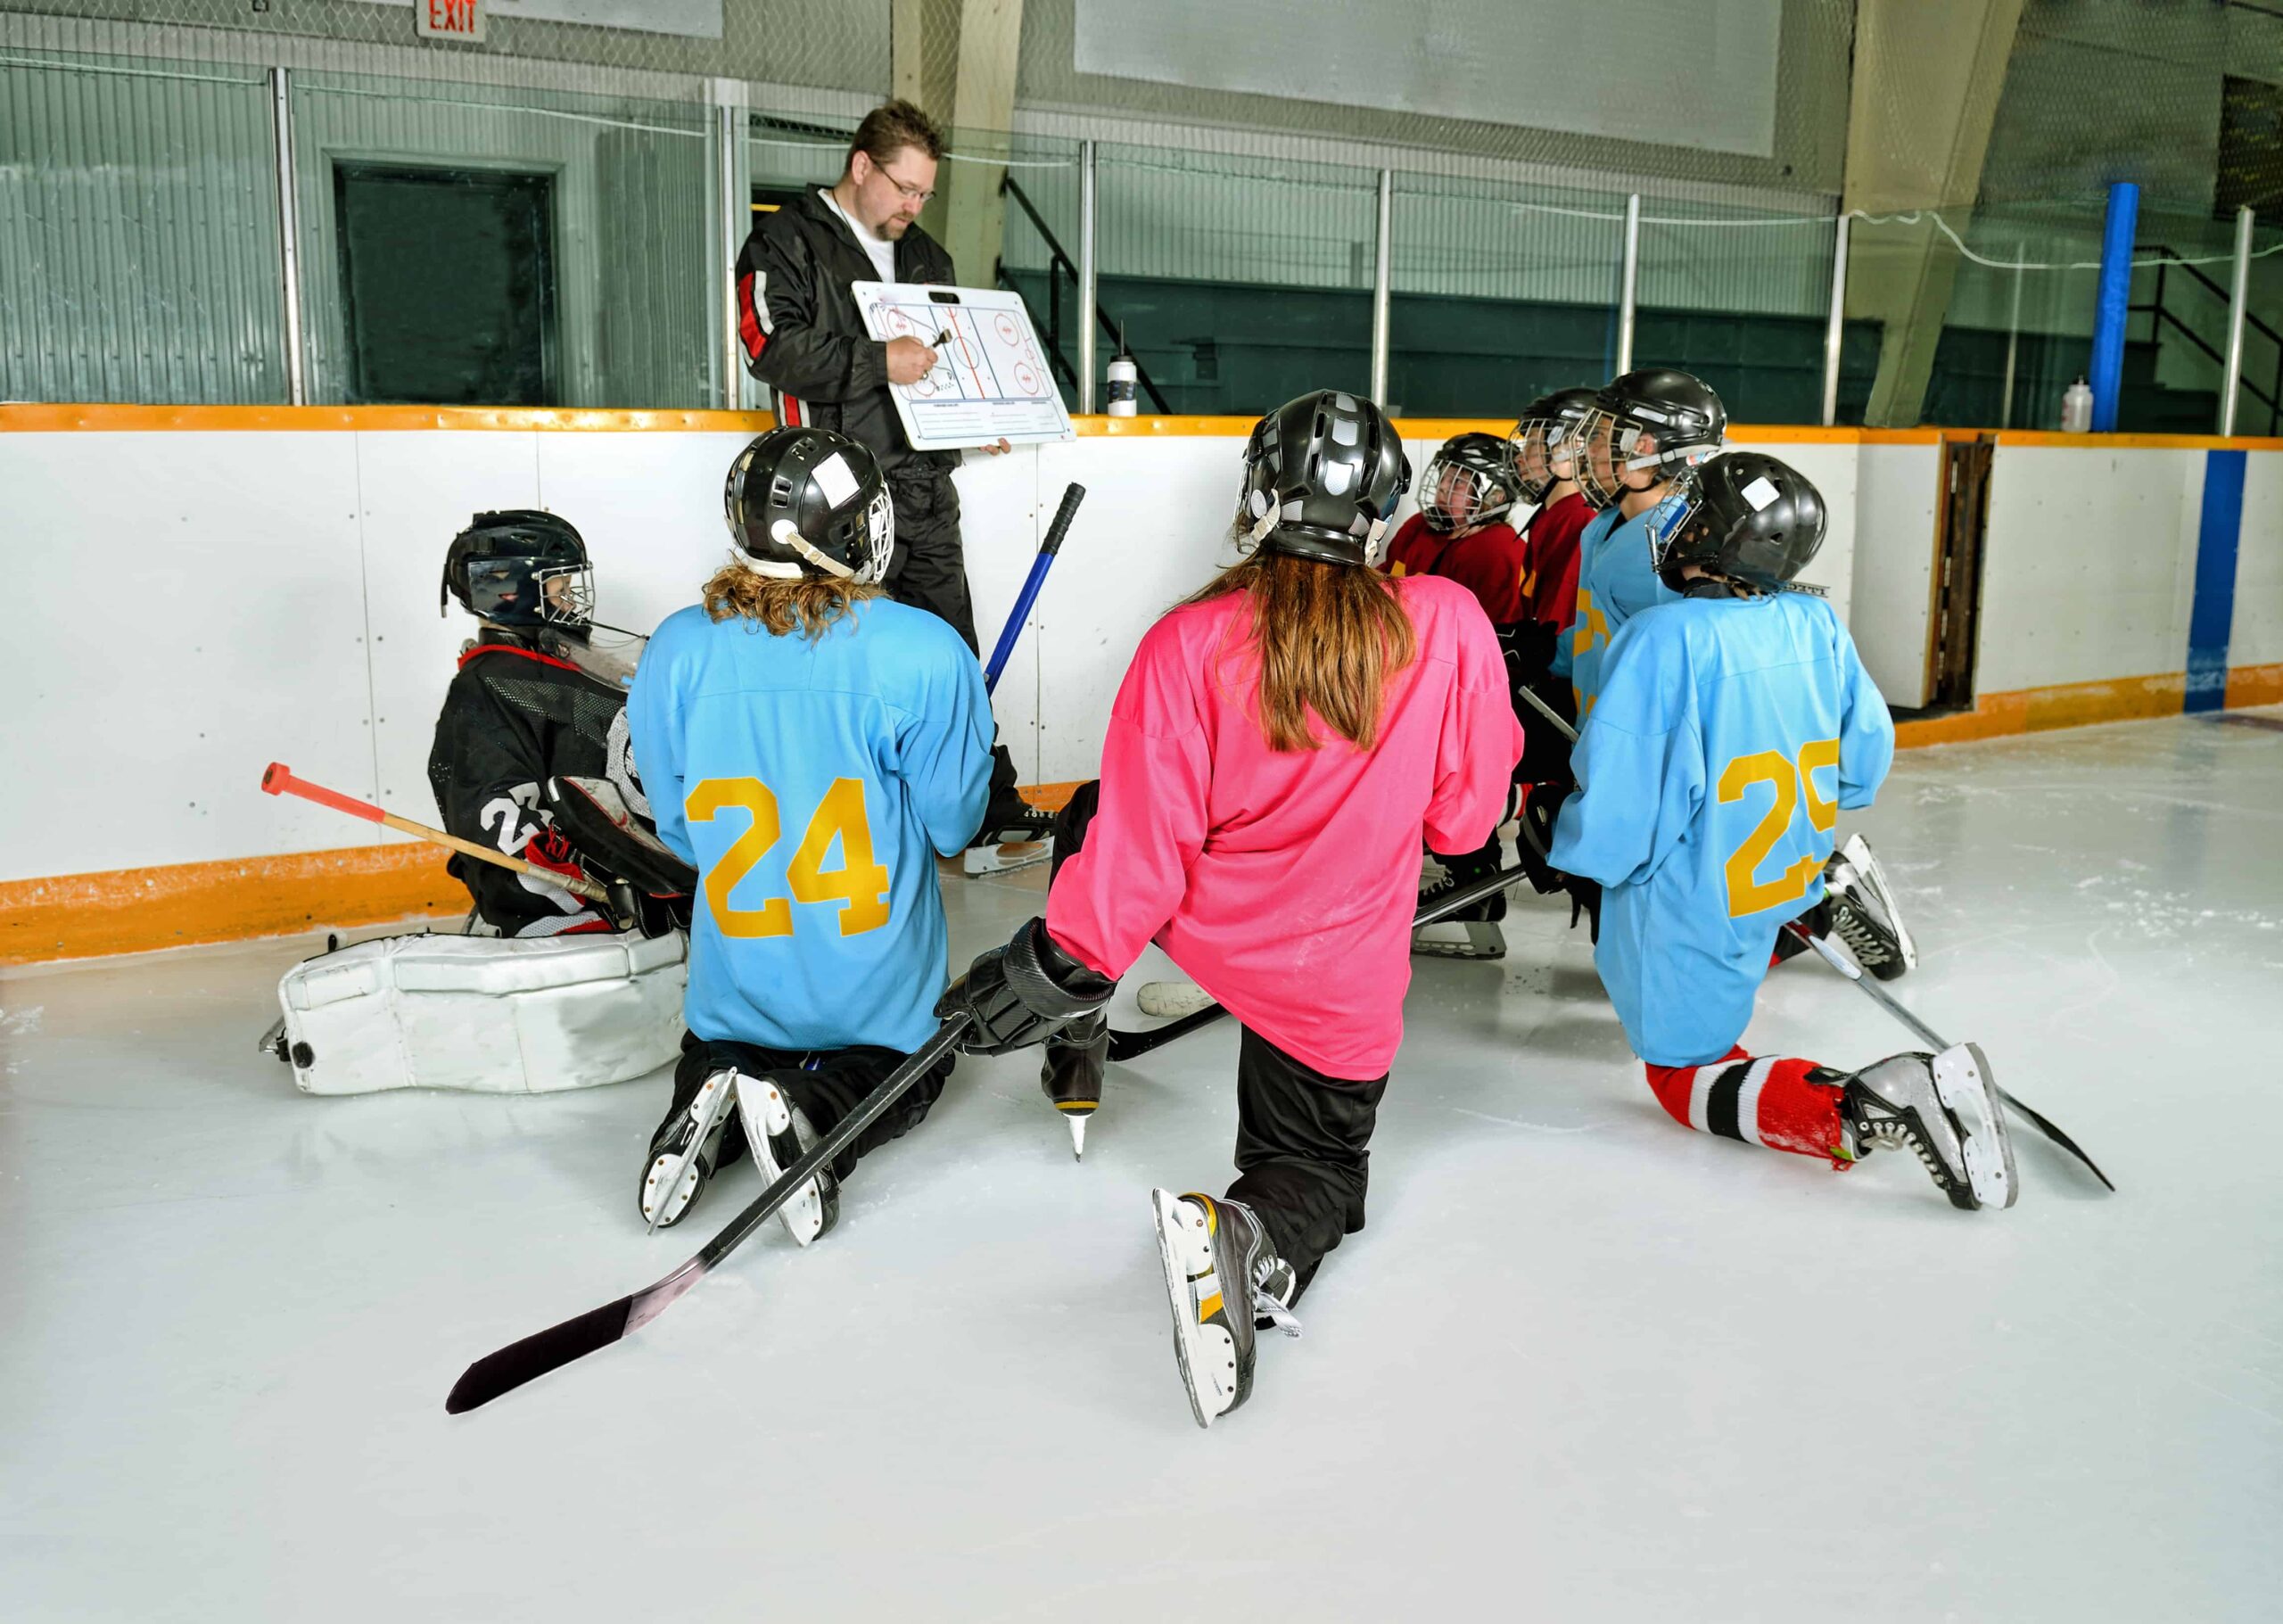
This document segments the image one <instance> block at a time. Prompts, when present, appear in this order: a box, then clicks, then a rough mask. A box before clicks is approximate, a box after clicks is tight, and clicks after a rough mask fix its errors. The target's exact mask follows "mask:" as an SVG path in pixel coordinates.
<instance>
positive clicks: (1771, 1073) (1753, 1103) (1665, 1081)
mask: <svg viewBox="0 0 2283 1624" xmlns="http://www.w3.org/2000/svg"><path fill="white" fill-rule="evenodd" d="M1642 1066H1643V1068H1644V1069H1645V1070H1646V1071H1647V1072H1648V1074H1649V1087H1650V1088H1651V1090H1652V1091H1653V1092H1655V1094H1656V1096H1657V1103H1658V1104H1660V1105H1661V1106H1663V1107H1664V1108H1665V1109H1666V1111H1667V1112H1668V1113H1669V1114H1670V1116H1671V1117H1672V1118H1673V1120H1674V1121H1676V1122H1677V1123H1679V1124H1680V1125H1682V1126H1683V1127H1691V1128H1694V1129H1695V1130H1696V1131H1697V1132H1698V1133H1700V1134H1720V1135H1722V1136H1723V1137H1725V1138H1728V1139H1741V1140H1743V1141H1745V1142H1748V1143H1751V1144H1756V1145H1765V1146H1767V1147H1768V1149H1769V1150H1786V1151H1789V1152H1791V1153H1792V1154H1793V1155H1795V1156H1820V1157H1824V1158H1827V1159H1828V1160H1830V1161H1831V1162H1832V1164H1833V1165H1834V1166H1842V1167H1843V1166H1849V1165H1850V1163H1849V1161H1848V1159H1847V1158H1846V1157H1845V1156H1844V1155H1843V1154H1842V1152H1841V1149H1840V1147H1841V1146H1842V1145H1843V1144H1844V1143H1845V1142H1846V1141H1845V1139H1844V1137H1843V1136H1842V1133H1841V1129H1840V1125H1839V1098H1840V1087H1839V1085H1840V1084H1841V1083H1842V1081H1843V1080H1844V1079H1843V1077H1842V1074H1840V1073H1837V1072H1834V1071H1831V1070H1828V1069H1826V1068H1824V1067H1820V1066H1817V1064H1816V1063H1815V1062H1814V1061H1813V1060H1798V1059H1779V1058H1775V1057H1770V1058H1768V1059H1753V1058H1752V1057H1751V1055H1749V1054H1746V1053H1745V1052H1744V1051H1743V1048H1742V1047H1741V1046H1738V1047H1735V1048H1732V1049H1730V1050H1729V1051H1728V1052H1727V1054H1725V1055H1723V1056H1721V1057H1720V1059H1717V1060H1713V1061H1710V1062H1708V1063H1707V1064H1705V1065H1702V1066H1657V1065H1652V1064H1651V1063H1650V1062H1648V1061H1646V1060H1644V1061H1643V1062H1642Z"/></svg>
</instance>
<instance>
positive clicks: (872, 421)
mask: <svg viewBox="0 0 2283 1624" xmlns="http://www.w3.org/2000/svg"><path fill="white" fill-rule="evenodd" d="M943 155H944V138H943V134H942V132H941V131H940V130H938V129H937V128H936V127H935V123H934V121H933V120H930V119H929V118H928V117H927V114H926V113H924V112H922V111H919V108H917V107H914V106H913V105H912V104H911V103H909V102H905V101H894V102H889V103H885V104H884V105H882V106H879V107H875V108H874V109H872V111H870V112H869V113H866V114H865V115H864V121H863V122H862V123H861V124H859V125H858V126H857V127H856V133H855V135H854V136H853V138H852V139H851V141H850V143H849V147H848V161H847V163H846V165H845V167H844V169H842V171H841V176H840V179H839V180H838V181H837V182H836V183H835V184H833V185H829V186H814V187H809V188H805V189H804V190H803V192H802V193H801V195H800V196H799V197H798V198H796V199H795V201H793V202H789V203H787V204H786V205H785V206H784V207H783V208H781V209H779V210H776V211H775V212H774V213H771V214H764V215H762V217H761V219H760V223H759V224H758V225H756V226H755V227H754V230H753V235H751V236H749V237H747V238H746V245H745V248H744V250H743V251H741V252H740V253H739V254H738V268H737V285H738V338H739V341H740V342H742V343H743V345H744V346H745V355H746V367H748V368H750V369H751V370H752V372H753V375H754V376H755V377H757V378H759V379H760V380H761V381H762V383H766V384H768V385H769V386H770V388H771V389H772V390H774V391H775V392H776V396H777V400H776V410H777V419H778V421H779V423H781V424H784V425H787V426H798V425H804V424H805V425H813V426H815V427H818V428H827V429H834V430H837V431H838V432H839V433H843V434H845V435H847V436H848V437H849V438H850V439H852V440H854V441H858V442H860V443H861V444H862V445H863V446H864V447H865V448H866V449H869V450H870V452H871V453H872V455H873V457H874V458H876V459H877V460H878V463H879V465H880V471H881V473H882V474H884V475H885V476H886V480H887V484H888V491H889V495H890V496H891V498H892V499H894V504H895V554H894V558H893V559H892V560H891V562H890V563H889V565H888V572H887V575H886V582H885V584H886V587H887V589H888V591H889V592H890V593H891V594H892V595H893V596H894V598H895V599H896V601H897V602H899V603H904V604H910V605H912V606H914V607H917V608H921V609H926V610H928V611H930V612H931V613H933V614H937V615H939V616H941V617H942V618H943V619H944V620H945V621H948V622H950V623H951V625H952V629H953V630H954V631H957V632H958V633H959V634H960V637H962V638H963V639H966V640H967V645H968V647H969V648H976V647H977V642H976V635H975V606H974V604H973V602H972V600H971V599H970V598H969V596H968V584H967V563H966V558H965V556H964V555H963V553H962V551H961V548H960V499H959V493H958V491H957V490H954V489H952V469H953V468H955V467H957V466H959V462H960V456H959V453H958V452H956V451H917V450H914V449H912V448H911V443H910V442H909V441H906V440H905V438H904V433H903V425H902V422H901V421H899V420H898V418H897V416H896V414H895V403H894V400H892V399H891V398H890V396H889V394H888V385H889V384H891V383H918V382H919V380H920V379H921V378H924V377H926V376H927V374H928V373H929V372H930V371H931V370H933V369H934V367H935V350H934V349H933V348H932V347H931V346H930V345H929V344H927V342H923V341H922V340H921V339H920V338H917V337H902V338H892V339H889V340H887V341H886V342H881V341H880V340H878V339H876V338H873V337H871V336H870V334H868V333H867V332H866V331H865V328H864V318H863V316H862V315H861V313H860V312H859V311H858V309H857V308H856V299H855V296H854V295H853V293H850V292H849V284H850V283H852V282H902V283H930V282H932V283H945V284H948V283H950V282H952V280H953V279H954V278H953V272H952V258H951V256H950V255H949V254H947V253H945V252H944V249H943V246H942V244H940V243H937V242H936V241H935V239H934V238H933V237H931V236H929V235H927V233H926V232H925V231H922V230H921V229H920V228H919V211H920V210H922V209H923V208H925V207H926V206H927V202H928V200H929V199H931V198H932V197H934V196H935V169H936V165H937V163H938V162H939V161H940V160H941V159H942V157H943ZM928 336H930V337H932V336H933V335H932V334H930V335H928ZM992 449H993V451H994V452H997V451H1002V450H1004V449H1007V448H1006V442H1005V441H1001V442H1000V443H999V444H998V445H997V446H994V447H993V448H992ZM1052 822H1053V820H1052V819H1051V817H1050V816H1048V815H1047V814H1044V813H1042V812H1038V811H1037V810H1036V809H1035V808H1034V807H1032V806H1030V805H1029V804H1026V802H1025V801H1024V800H1023V799H1022V797H1021V796H1018V795H1017V794H1016V793H1015V766H1014V763H1013V762H1012V760H1010V758H1009V756H1008V754H1007V751H1006V747H1005V746H1003V745H1000V744H998V743H996V742H995V741H994V742H993V746H992V770H991V795H990V799H989V802H988V804H987V805H986V807H985V812H984V821H983V827H982V828H981V829H980V830H978V831H977V835H976V837H975V838H976V843H975V845H972V846H971V847H969V849H968V853H967V854H966V860H965V867H966V870H967V872H968V873H969V874H987V873H992V872H995V871H998V870H1005V869H1010V868H1020V867H1024V866H1026V865H1027V864H1029V863H1033V862H1037V861H1042V860H1043V858H1044V857H1045V856H1046V855H1047V852H1048V847H1047V845H1046V844H1045V842H1046V839H1047V836H1048V831H1049V830H1050V829H1051V827H1052Z"/></svg>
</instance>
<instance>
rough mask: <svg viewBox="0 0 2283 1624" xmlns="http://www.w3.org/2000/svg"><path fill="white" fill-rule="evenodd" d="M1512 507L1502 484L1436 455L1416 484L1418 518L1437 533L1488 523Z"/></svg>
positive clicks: (1465, 466)
mask: <svg viewBox="0 0 2283 1624" xmlns="http://www.w3.org/2000/svg"><path fill="white" fill-rule="evenodd" d="M1513 505H1514V499H1513V498H1512V496H1511V495H1509V494H1508V492H1507V490H1506V487H1505V486H1504V484H1503V483H1501V482H1499V481H1497V480H1496V479H1494V478H1492V477H1491V475H1490V474H1488V472H1486V471H1485V470H1483V469H1481V468H1479V467H1473V466H1470V465H1468V464H1467V463H1464V462H1462V461H1460V460H1458V459H1457V458H1451V457H1444V456H1441V455H1439V454H1438V456H1437V457H1436V458H1434V460H1433V461H1431V462H1430V463H1429V464H1428V465H1427V475H1426V477H1425V478H1424V479H1422V481H1421V482H1420V490H1419V514H1420V516H1421V517H1422V518H1423V519H1425V520H1426V521H1427V528H1428V529H1430V530H1431V531H1435V532H1444V533H1447V532H1451V531H1455V530H1461V529H1472V528H1475V527H1478V526H1480V525H1484V524H1488V523H1490V522H1491V521H1493V520H1494V519H1496V518H1498V517H1500V516H1501V515H1504V513H1505V512H1506V510H1507V509H1508V508H1510V507H1512V506H1513Z"/></svg>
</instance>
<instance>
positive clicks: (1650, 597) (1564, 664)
mask: <svg viewBox="0 0 2283 1624" xmlns="http://www.w3.org/2000/svg"><path fill="white" fill-rule="evenodd" d="M1655 511H1656V509H1655V508H1653V507H1652V508H1650V509H1648V510H1647V512H1644V513H1638V514H1636V515H1633V517H1631V518H1629V519H1628V518H1623V517H1621V516H1620V514H1619V513H1618V510H1617V508H1616V507H1615V506H1614V505H1612V506H1611V507H1604V508H1603V509H1602V510H1601V511H1600V512H1599V513H1597V514H1595V515H1594V517H1593V521H1592V522H1591V523H1588V524H1587V526H1586V528H1585V530H1584V531H1583V532H1580V533H1579V535H1578V558H1579V560H1580V562H1579V564H1578V612H1577V614H1578V617H1577V619H1576V620H1575V621H1573V622H1571V623H1570V630H1569V631H1568V632H1567V633H1566V634H1564V635H1563V637H1562V641H1561V642H1560V644H1559V645H1557V646H1556V647H1555V649H1554V664H1553V667H1552V669H1553V672H1554V675H1555V676H1557V677H1567V678H1569V679H1570V690H1571V691H1572V692H1573V693H1575V694H1576V695H1577V697H1578V721H1584V720H1585V719H1586V718H1587V716H1588V715H1590V714H1591V713H1592V712H1593V708H1594V705H1595V700H1596V699H1597V697H1599V695H1600V693H1601V684H1602V669H1603V663H1604V662H1605V661H1606V660H1607V658H1608V655H1609V646H1610V639H1611V638H1613V637H1615V636H1616V635H1617V634H1618V632H1619V631H1620V630H1622V629H1623V627H1624V625H1625V622H1628V621H1629V620H1631V619H1632V618H1633V617H1634V616H1635V615H1636V614H1640V613H1641V612H1642V611H1643V610H1644V609H1648V608H1652V607H1654V606H1656V605H1658V604H1669V603H1672V602H1674V601H1676V600H1677V598H1679V597H1680V594H1679V593H1677V592H1676V591H1674V590H1673V589H1671V588H1670V587H1669V586H1667V585H1666V584H1665V583H1664V582H1663V581H1660V580H1658V579H1657V572H1656V571H1654V570H1652V569H1651V568H1650V567H1649V528H1648V526H1649V514H1651V513H1654V512H1655Z"/></svg>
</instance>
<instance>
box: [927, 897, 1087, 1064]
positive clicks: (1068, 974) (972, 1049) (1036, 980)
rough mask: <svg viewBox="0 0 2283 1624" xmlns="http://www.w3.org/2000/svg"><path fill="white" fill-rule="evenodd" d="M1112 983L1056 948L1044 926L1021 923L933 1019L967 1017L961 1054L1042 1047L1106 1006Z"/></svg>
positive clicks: (950, 993) (940, 1002)
mask: <svg viewBox="0 0 2283 1624" xmlns="http://www.w3.org/2000/svg"><path fill="white" fill-rule="evenodd" d="M1116 989H1117V983H1116V982H1115V981H1112V980H1111V979H1110V978H1109V977H1107V976H1102V975H1097V974H1096V973H1095V972H1094V971H1092V970H1091V969H1087V968H1086V967H1085V965H1084V964H1083V963H1081V962H1080V961H1079V960H1076V959H1074V958H1072V957H1071V956H1070V955H1069V954H1068V953H1067V952H1063V951H1062V949H1061V948H1060V947H1059V946H1057V945H1056V944H1055V941H1054V938H1053V937H1052V936H1049V935H1047V934H1046V921H1045V920H1044V919H1037V918H1033V919H1027V920H1026V921H1024V923H1023V924H1022V925H1021V927H1018V929H1017V930H1016V932H1015V934H1014V936H1013V938H1012V939H1011V940H1010V941H1009V942H1008V944H1007V945H1006V946H1004V947H994V948H993V949H992V950H991V951H990V952H987V953H985V954H983V955H982V956H981V957H979V958H977V960H976V961H975V962H974V963H973V964H972V965H970V966H969V967H968V972H967V976H966V978H965V979H964V980H961V981H959V982H956V983H954V984H953V985H952V986H951V987H950V988H948V989H947V990H946V991H945V992H944V995H943V997H941V998H939V999H937V1000H936V1001H935V1014H936V1016H937V1018H939V1019H945V1020H948V1019H950V1018H952V1017H954V1016H957V1015H962V1014H964V1015H965V1016H967V1017H968V1029H967V1035H966V1036H965V1037H964V1038H962V1039H960V1049H962V1050H963V1051H966V1052H967V1053H968V1054H1005V1053H1007V1052H1008V1051H1010V1050H1015V1049H1027V1048H1029V1047H1030V1046H1031V1045H1032V1044H1034V1043H1044V1042H1045V1041H1046V1040H1047V1039H1048V1038H1049V1037H1051V1036H1052V1035H1054V1034H1055V1033H1057V1032H1059V1031H1060V1030H1061V1029H1062V1027H1063V1026H1065V1025H1067V1023H1068V1022H1070V1021H1073V1020H1076V1019H1077V1018H1079V1017H1080V1016H1083V1015H1089V1014H1092V1012H1093V1011H1094V1010H1099V1009H1100V1008H1101V1007H1102V1006H1103V1005H1104V1004H1106V1003H1108V1002H1109V995H1110V993H1112V992H1114V991H1115V990H1116Z"/></svg>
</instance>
